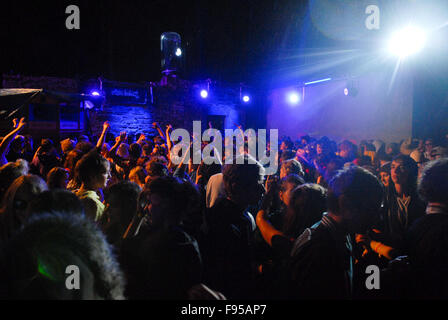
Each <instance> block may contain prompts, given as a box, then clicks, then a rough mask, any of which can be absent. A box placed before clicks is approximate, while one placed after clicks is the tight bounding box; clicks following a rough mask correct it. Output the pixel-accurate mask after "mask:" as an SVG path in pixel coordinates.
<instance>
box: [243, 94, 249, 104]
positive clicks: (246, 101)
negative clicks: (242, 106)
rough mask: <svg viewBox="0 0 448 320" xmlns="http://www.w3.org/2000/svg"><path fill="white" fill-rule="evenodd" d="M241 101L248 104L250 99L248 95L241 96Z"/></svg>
mask: <svg viewBox="0 0 448 320" xmlns="http://www.w3.org/2000/svg"><path fill="white" fill-rule="evenodd" d="M243 101H244V102H245V103H248V102H249V101H250V97H249V96H248V95H245V96H243Z"/></svg>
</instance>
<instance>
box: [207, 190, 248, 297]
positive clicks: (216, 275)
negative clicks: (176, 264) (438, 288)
mask: <svg viewBox="0 0 448 320" xmlns="http://www.w3.org/2000/svg"><path fill="white" fill-rule="evenodd" d="M206 221H207V226H208V234H207V236H206V241H207V243H208V244H209V245H208V246H207V248H206V257H205V264H206V278H207V280H208V281H210V286H211V287H213V288H217V289H219V290H221V291H222V292H224V293H225V295H226V296H228V297H231V298H234V295H238V294H243V292H244V293H247V290H249V288H248V287H249V286H250V282H251V281H250V280H251V277H252V271H251V261H252V248H251V243H252V238H253V231H254V225H253V218H251V217H250V216H249V213H244V214H241V213H240V210H239V209H238V207H237V205H236V204H235V203H233V202H231V201H230V200H228V199H224V198H222V199H219V200H218V201H217V202H216V203H215V205H214V206H213V207H212V208H211V209H210V210H209V212H208V213H207V216H206ZM235 284H238V286H239V287H238V288H236V287H235ZM242 287H243V288H244V289H243V290H240V289H241V288H242ZM240 298H246V297H243V296H240Z"/></svg>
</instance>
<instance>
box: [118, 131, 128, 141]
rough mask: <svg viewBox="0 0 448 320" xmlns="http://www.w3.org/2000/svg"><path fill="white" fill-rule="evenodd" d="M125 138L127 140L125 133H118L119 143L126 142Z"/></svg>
mask: <svg viewBox="0 0 448 320" xmlns="http://www.w3.org/2000/svg"><path fill="white" fill-rule="evenodd" d="M126 138H127V133H126V131H123V132H121V133H120V137H119V141H120V142H123V141H125V140H126Z"/></svg>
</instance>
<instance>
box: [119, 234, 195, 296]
mask: <svg viewBox="0 0 448 320" xmlns="http://www.w3.org/2000/svg"><path fill="white" fill-rule="evenodd" d="M120 252H121V254H120V262H121V265H122V266H123V269H124V271H125V272H126V274H127V280H128V286H127V289H126V296H127V297H128V298H129V299H137V300H160V299H162V300H182V299H186V298H187V292H188V290H189V289H190V288H191V287H193V286H194V285H196V284H199V283H201V271H202V270H201V255H200V252H199V248H198V244H197V242H196V240H195V239H193V238H192V237H190V236H189V235H188V234H187V233H185V232H184V231H183V230H182V229H181V228H180V227H173V228H170V229H160V230H144V231H143V232H140V233H139V235H138V236H137V237H135V238H129V239H126V240H123V243H122V246H121V250H120Z"/></svg>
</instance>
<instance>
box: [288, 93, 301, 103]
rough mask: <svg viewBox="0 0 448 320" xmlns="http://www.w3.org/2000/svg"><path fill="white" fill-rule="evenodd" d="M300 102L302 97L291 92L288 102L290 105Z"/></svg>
mask: <svg viewBox="0 0 448 320" xmlns="http://www.w3.org/2000/svg"><path fill="white" fill-rule="evenodd" d="M299 101H300V96H299V94H298V93H297V92H290V93H289V94H288V102H289V103H290V104H297V103H298V102H299Z"/></svg>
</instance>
